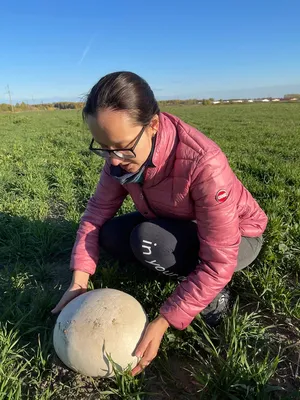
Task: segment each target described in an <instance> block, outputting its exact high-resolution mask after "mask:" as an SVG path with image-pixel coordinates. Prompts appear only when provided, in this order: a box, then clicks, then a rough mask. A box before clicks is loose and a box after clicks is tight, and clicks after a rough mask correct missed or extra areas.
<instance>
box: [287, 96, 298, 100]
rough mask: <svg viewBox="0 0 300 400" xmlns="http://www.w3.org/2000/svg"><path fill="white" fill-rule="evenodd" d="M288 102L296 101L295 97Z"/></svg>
mask: <svg viewBox="0 0 300 400" xmlns="http://www.w3.org/2000/svg"><path fill="white" fill-rule="evenodd" d="M289 100H290V101H297V100H298V99H297V97H293V98H292V99H289Z"/></svg>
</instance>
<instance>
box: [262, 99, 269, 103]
mask: <svg viewBox="0 0 300 400" xmlns="http://www.w3.org/2000/svg"><path fill="white" fill-rule="evenodd" d="M269 101H270V100H269V99H262V102H264V103H269Z"/></svg>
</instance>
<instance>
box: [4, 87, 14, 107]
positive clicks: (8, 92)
mask: <svg viewBox="0 0 300 400" xmlns="http://www.w3.org/2000/svg"><path fill="white" fill-rule="evenodd" d="M6 89H7V92H6V93H5V94H8V97H9V102H10V107H11V111H12V112H14V106H13V103H12V100H11V91H10V89H9V85H7V87H6Z"/></svg>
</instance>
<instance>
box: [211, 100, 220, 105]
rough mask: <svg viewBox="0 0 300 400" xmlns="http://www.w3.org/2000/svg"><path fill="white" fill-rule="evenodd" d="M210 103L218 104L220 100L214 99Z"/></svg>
mask: <svg viewBox="0 0 300 400" xmlns="http://www.w3.org/2000/svg"><path fill="white" fill-rule="evenodd" d="M212 103H213V104H220V101H219V100H215V101H213V102H212Z"/></svg>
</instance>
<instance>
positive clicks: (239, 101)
mask: <svg viewBox="0 0 300 400" xmlns="http://www.w3.org/2000/svg"><path fill="white" fill-rule="evenodd" d="M232 102H233V103H243V100H232Z"/></svg>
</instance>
